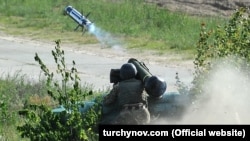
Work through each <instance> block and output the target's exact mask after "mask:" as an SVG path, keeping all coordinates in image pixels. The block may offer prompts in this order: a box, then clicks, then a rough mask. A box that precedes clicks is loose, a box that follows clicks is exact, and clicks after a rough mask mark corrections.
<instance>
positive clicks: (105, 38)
mask: <svg viewBox="0 0 250 141" xmlns="http://www.w3.org/2000/svg"><path fill="white" fill-rule="evenodd" d="M89 32H90V33H91V34H93V35H95V36H96V38H97V40H98V41H99V42H100V43H101V45H102V46H104V47H105V46H107V47H111V48H112V49H115V50H118V51H123V50H124V48H123V46H122V45H121V42H120V41H119V40H118V39H117V38H115V37H114V36H112V35H111V34H110V33H108V32H106V31H104V30H102V29H101V28H99V27H97V26H95V25H94V24H91V25H90V27H89Z"/></svg>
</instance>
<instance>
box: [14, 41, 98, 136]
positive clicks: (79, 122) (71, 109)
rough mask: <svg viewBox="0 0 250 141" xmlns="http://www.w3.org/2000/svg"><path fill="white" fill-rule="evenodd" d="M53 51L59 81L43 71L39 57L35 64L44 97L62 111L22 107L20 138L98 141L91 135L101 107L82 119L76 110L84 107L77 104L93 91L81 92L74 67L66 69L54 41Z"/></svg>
mask: <svg viewBox="0 0 250 141" xmlns="http://www.w3.org/2000/svg"><path fill="white" fill-rule="evenodd" d="M56 44H57V45H56V47H55V50H53V51H52V55H53V57H54V61H55V62H56V63H57V71H56V72H57V74H59V75H60V76H61V81H56V80H54V75H55V74H54V72H50V70H49V69H48V68H47V67H46V65H45V64H44V63H43V61H42V60H41V59H40V58H39V55H38V54H36V55H35V60H36V61H37V62H38V63H39V65H40V67H41V69H42V71H43V72H44V74H45V76H46V77H47V79H46V86H47V94H48V95H47V96H49V97H50V98H52V100H53V101H55V102H56V103H57V105H63V106H64V107H65V111H63V112H60V113H57V114H55V113H52V109H51V108H52V107H51V106H49V105H48V104H47V103H41V104H37V103H36V104H30V103H26V104H25V105H24V110H20V111H19V114H20V115H22V116H23V117H24V119H25V120H24V123H23V125H20V126H18V127H17V130H18V131H19V132H20V133H21V136H22V137H27V138H30V140H73V141H81V140H89V139H90V138H93V139H95V140H97V136H96V135H95V134H94V131H95V130H96V129H97V127H96V126H97V124H96V123H98V120H99V119H100V114H101V112H100V106H98V102H96V105H94V108H95V110H94V109H93V110H89V112H88V113H87V114H84V115H82V114H81V112H80V111H79V108H80V107H82V106H84V103H81V102H80V101H86V97H87V96H89V95H93V92H92V90H88V89H87V88H84V89H82V88H81V83H80V78H79V77H78V74H77V69H76V68H75V67H74V66H75V62H74V61H73V62H72V63H73V66H72V68H71V69H68V68H67V66H66V65H65V58H64V51H63V50H62V49H61V48H60V41H56ZM96 96H97V95H96Z"/></svg>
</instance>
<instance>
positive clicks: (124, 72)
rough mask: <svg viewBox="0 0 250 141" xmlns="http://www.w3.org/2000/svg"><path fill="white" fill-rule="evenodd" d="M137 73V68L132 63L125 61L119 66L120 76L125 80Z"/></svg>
mask: <svg viewBox="0 0 250 141" xmlns="http://www.w3.org/2000/svg"><path fill="white" fill-rule="evenodd" d="M136 74H137V69H136V67H135V65H134V64H132V63H126V64H123V65H122V66H121V69H120V78H121V79H122V80H127V79H131V78H134V77H135V76H136Z"/></svg>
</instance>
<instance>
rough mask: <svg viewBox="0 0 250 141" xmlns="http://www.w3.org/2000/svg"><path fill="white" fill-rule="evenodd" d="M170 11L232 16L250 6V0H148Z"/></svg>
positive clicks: (147, 0)
mask: <svg viewBox="0 0 250 141" xmlns="http://www.w3.org/2000/svg"><path fill="white" fill-rule="evenodd" d="M146 2H148V3H152V4H157V5H158V6H160V7H163V8H166V9H168V10H170V11H175V12H176V11H179V12H184V13H187V14H191V15H198V16H223V17H228V16H230V15H231V14H232V13H233V12H234V11H235V9H238V8H239V7H248V8H249V7H250V1H249V0H146Z"/></svg>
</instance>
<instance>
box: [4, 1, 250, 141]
mask: <svg viewBox="0 0 250 141" xmlns="http://www.w3.org/2000/svg"><path fill="white" fill-rule="evenodd" d="M110 2H112V3H111V4H110ZM115 2H116V3H115V4H113V3H114V0H103V1H99V0H97V1H93V0H85V1H71V3H69V2H66V1H64V0H55V1H50V0H44V1H39V0H33V1H25V0H24V1H19V0H3V1H1V2H0V29H1V33H3V35H4V34H7V35H11V36H15V37H17V38H23V39H28V40H34V41H39V42H51V41H52V40H53V41H54V40H56V39H61V40H62V41H63V42H64V43H68V44H74V45H75V44H77V45H84V46H85V47H86V46H88V45H89V44H94V46H92V47H94V48H95V49H94V51H97V50H100V45H99V43H100V42H99V41H100V40H98V39H97V38H96V36H93V35H91V34H84V35H82V33H81V32H80V31H79V32H75V31H73V29H74V28H75V27H76V23H74V22H73V21H72V20H71V19H70V18H69V17H67V16H63V14H62V10H63V9H64V8H65V6H66V5H69V4H70V5H74V6H75V7H76V8H77V9H79V11H84V13H86V12H91V14H90V16H89V19H91V20H92V21H93V22H94V23H95V24H96V26H97V27H99V28H101V29H102V30H103V31H105V33H107V34H104V35H112V36H113V37H115V38H118V39H121V40H122V42H124V43H126V49H128V50H129V51H131V52H133V53H138V51H139V52H149V53H150V55H151V57H152V58H154V57H155V56H157V57H159V58H164V59H168V57H170V55H172V56H180V58H181V59H180V60H178V61H186V60H188V61H189V62H192V61H193V59H194V58H195V55H196V53H197V52H196V51H197V50H196V47H197V46H198V45H197V43H200V42H201V43H204V42H202V41H204V40H205V39H204V40H202V41H200V42H198V40H199V39H200V35H202V34H204V35H207V32H200V31H201V25H206V27H207V29H208V30H211V31H212V30H214V29H215V28H216V27H218V26H219V25H225V24H226V22H227V21H228V19H229V17H230V16H231V14H232V13H233V12H234V10H235V9H236V8H238V7H239V6H243V5H245V6H247V7H249V2H248V1H247V0H244V1H243V0H242V1H240V2H239V1H233V0H227V1H226V0H221V1H216V0H215V1H209V2H207V1H205V0H204V1H202V0H198V1H195V0H175V1H167V0H166V1H165V0H155V1H153V0H152V1H150V0H148V1H146V2H147V3H146V4H145V3H144V1H142V0H138V1H134V0H126V1H122V0H119V1H115ZM126 2H127V3H126ZM27 7H28V8H27ZM104 11H105V12H104ZM222 27H223V26H222ZM239 29H241V28H239ZM242 29H243V28H242ZM236 33H237V34H236V35H238V32H236ZM240 33H244V31H242V32H240ZM225 35H226V34H225ZM225 35H224V34H221V36H222V37H224V36H225ZM248 36H249V33H246V34H245V36H235V37H236V39H234V40H236V41H235V43H238V44H237V45H239V47H241V46H242V47H245V45H247V41H246V40H245V39H244V37H248ZM237 38H240V39H242V40H241V41H240V42H237ZM205 41H206V40H205ZM209 41H210V42H211V43H213V42H212V41H213V40H212V41H211V40H209ZM107 43H109V42H107ZM216 43H218V44H219V45H220V46H221V47H223V46H224V45H229V46H231V45H232V46H233V45H234V44H232V42H231V38H229V40H228V44H224V43H221V42H220V41H218V42H216ZM241 43H242V44H241ZM209 45H210V46H213V44H209ZM84 46H83V47H84ZM200 46H202V47H208V46H207V44H205V43H204V44H201V45H200ZM78 47H79V46H78ZM107 47H112V45H111V46H110V44H108V45H107ZM82 49H84V48H82ZM230 49H231V50H230V51H236V53H240V55H242V54H243V53H245V52H247V50H244V49H245V48H243V49H242V50H243V51H241V48H237V49H236V48H230ZM151 51H152V52H153V53H152V52H151ZM202 51H204V50H200V52H198V53H201V54H202V53H204V52H202ZM209 51H210V50H209ZM221 51H225V52H228V50H227V49H224V48H222V49H221ZM237 51H238V52H237ZM99 53H101V52H100V51H99ZM222 53H223V52H222ZM169 54H170V55H169ZM204 54H205V55H206V52H205V53H204ZM204 54H202V55H204ZM168 55H169V56H168ZM244 56H247V57H248V56H249V54H244ZM202 57H204V56H202ZM202 57H201V58H198V59H200V60H198V61H201V62H202V61H204V60H206V59H207V58H208V57H207V56H205V57H204V58H202ZM177 58H178V57H177ZM247 59H249V58H247ZM170 61H171V60H170ZM200 67H203V64H202V63H201V66H200ZM225 68H226V67H225ZM215 74H217V73H215ZM223 74H225V73H224V71H222V72H221V71H219V74H218V75H219V76H222V77H218V75H215V76H214V77H212V78H215V79H214V80H213V81H209V82H211V83H207V84H208V85H209V86H211V87H209V88H217V86H218V85H219V84H226V85H227V86H228V85H230V86H231V85H232V84H234V83H230V84H228V83H225V82H224V81H223V80H224V79H226V78H227V76H225V75H223ZM234 74H235V73H234V71H232V75H230V76H232V77H230V78H233V79H234V80H236V79H237V78H240V79H241V80H243V81H245V77H244V75H243V76H241V75H240V76H235V75H234ZM212 78H211V79H212ZM216 78H220V81H216V80H217V79H216ZM234 80H232V79H230V80H228V82H234ZM241 82H242V81H241ZM241 82H238V84H242V83H241ZM217 84H218V85H217ZM245 84H248V83H245ZM227 86H225V87H227ZM241 86H244V85H243V84H242V85H241ZM233 88H234V87H233ZM209 90H211V89H209ZM213 90H214V89H213ZM219 90H221V89H219ZM223 90H224V89H223ZM239 90H242V89H241V87H237V88H236V89H233V91H239ZM233 91H232V92H233ZM46 92H47V91H46V86H45V82H44V81H41V82H40V83H37V84H36V83H35V84H34V83H29V82H28V83H26V81H25V80H24V77H23V76H20V75H19V74H17V75H16V76H14V77H12V76H11V77H7V78H5V79H3V80H1V81H0V98H1V100H0V117H1V118H0V123H1V124H0V140H22V139H21V137H20V136H19V133H18V132H17V131H16V126H17V125H20V124H21V123H23V122H24V120H23V119H22V120H20V116H19V115H17V111H19V110H20V109H22V108H23V106H24V105H25V104H27V102H33V103H35V104H39V103H43V102H46V103H50V102H52V100H51V99H50V97H48V96H47V95H46ZM213 92H214V93H216V94H217V92H218V89H216V90H214V91H213ZM232 92H230V93H229V94H230V95H229V97H230V99H229V100H228V101H229V102H231V103H234V102H235V100H234V99H233V98H232V97H233V96H234V95H233V94H234V93H232ZM244 92H249V89H246V91H244ZM244 92H242V93H243V94H245V93H244ZM219 93H221V96H224V97H226V96H228V95H224V94H228V89H226V90H225V91H219ZM244 96H245V95H244ZM215 97H216V100H215V101H212V102H214V103H215V104H214V103H212V104H213V105H216V104H217V103H221V101H220V100H218V99H221V97H219V96H218V95H216V96H215ZM245 97H246V98H248V96H245ZM240 99H241V100H244V98H242V97H241V95H240ZM231 103H227V102H226V103H223V102H222V104H221V105H222V107H220V109H219V108H218V109H219V110H223V111H224V110H225V109H226V108H225V107H230V108H232V107H231V106H232V105H231ZM50 104H51V103H50ZM50 104H48V105H50ZM210 104H211V103H210ZM223 104H225V107H223V106H224V105H223ZM235 104H239V103H235ZM240 104H242V105H243V106H245V105H247V104H246V103H244V102H242V103H240ZM51 105H53V103H52V104H51ZM203 106H204V107H205V108H207V110H206V111H210V112H211V113H213V112H214V113H216V114H217V115H220V117H221V119H220V120H222V121H223V118H224V117H227V116H228V115H226V116H225V115H223V113H221V111H213V110H211V108H210V106H209V104H208V105H203ZM212 108H213V109H216V108H217V107H216V106H212ZM230 108H229V109H230ZM236 108H239V109H240V108H242V107H241V106H237V107H236ZM226 110H227V109H226ZM231 111H233V113H232V114H234V115H235V116H239V115H240V116H241V117H242V115H243V118H241V119H240V120H238V119H237V122H243V123H248V122H249V120H248V119H247V118H244V117H248V116H244V115H245V113H246V111H243V112H241V111H237V109H236V110H229V111H227V112H231ZM217 112H218V113H217ZM224 113H226V112H224ZM198 114H202V115H201V116H200V117H201V118H200V120H202V119H204V115H205V117H206V118H207V122H218V121H217V119H211V118H210V117H212V114H211V116H207V114H206V113H204V112H203V113H198ZM194 115H195V114H194ZM194 115H191V114H190V115H189V116H190V117H187V118H188V120H186V121H189V120H190V123H192V122H195V121H194V120H193V119H194V118H193V116H194ZM195 116H196V115H195ZM235 116H229V117H235ZM227 118H228V117H227ZM233 120H235V118H233ZM200 122H203V121H200ZM229 122H231V121H230V120H229ZM24 140H26V139H24ZM27 140H28V139H27Z"/></svg>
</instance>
